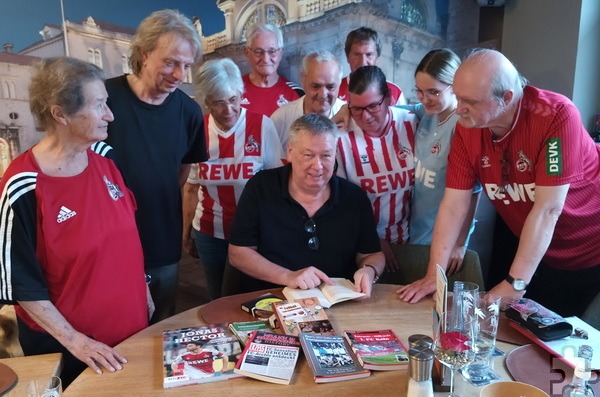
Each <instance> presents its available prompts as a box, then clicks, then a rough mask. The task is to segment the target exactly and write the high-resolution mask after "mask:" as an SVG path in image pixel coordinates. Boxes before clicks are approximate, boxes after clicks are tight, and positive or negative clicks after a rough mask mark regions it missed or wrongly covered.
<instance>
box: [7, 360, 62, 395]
mask: <svg viewBox="0 0 600 397" xmlns="http://www.w3.org/2000/svg"><path fill="white" fill-rule="evenodd" d="M61 358H62V354H61V353H52V354H40V355H38V356H28V357H13V358H2V359H0V363H2V364H5V365H7V366H9V367H10V368H11V369H12V370H13V371H15V373H16V374H17V384H16V385H15V386H13V387H12V388H11V389H10V390H8V391H7V392H6V395H7V396H9V395H25V394H22V392H24V390H25V387H26V386H27V384H28V383H29V382H31V381H32V380H44V379H46V380H47V379H50V377H52V376H56V375H58V376H60V368H61V366H60V360H61Z"/></svg>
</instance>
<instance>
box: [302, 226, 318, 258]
mask: <svg viewBox="0 0 600 397" xmlns="http://www.w3.org/2000/svg"><path fill="white" fill-rule="evenodd" d="M304 230H305V231H306V233H311V234H312V235H313V236H312V237H311V238H309V239H308V248H310V249H311V250H314V251H316V250H318V249H319V238H318V237H317V234H316V233H317V224H316V223H315V221H314V219H313V218H308V220H307V221H306V223H305V224H304Z"/></svg>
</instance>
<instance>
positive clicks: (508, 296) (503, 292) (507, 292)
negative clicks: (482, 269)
mask: <svg viewBox="0 0 600 397" xmlns="http://www.w3.org/2000/svg"><path fill="white" fill-rule="evenodd" d="M490 293H491V294H496V295H499V296H500V297H501V298H502V310H504V309H506V304H507V303H508V302H511V301H513V300H515V299H519V298H522V297H523V295H525V291H515V289H514V288H513V287H512V285H510V284H509V283H508V281H506V280H502V282H500V283H499V284H498V285H496V286H495V287H494V288H492V289H491V291H490Z"/></svg>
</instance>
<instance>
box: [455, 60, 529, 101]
mask: <svg viewBox="0 0 600 397" xmlns="http://www.w3.org/2000/svg"><path fill="white" fill-rule="evenodd" d="M465 61H470V62H483V63H487V64H491V65H495V64H497V65H498V66H497V67H496V70H495V73H494V75H493V76H490V77H491V78H492V84H491V92H490V96H491V98H492V99H494V100H495V101H498V102H499V103H500V104H504V93H505V92H506V91H508V90H511V91H512V92H513V94H514V95H513V101H518V100H520V99H521V97H522V96H523V88H524V87H525V86H526V85H527V79H526V78H525V77H523V76H521V74H520V73H519V71H518V70H517V68H516V67H515V65H513V64H512V62H510V61H509V60H508V58H506V56H504V54H502V53H501V52H499V51H495V50H490V49H488V48H475V49H473V50H471V51H470V52H469V53H468V54H467V56H466V57H465V59H464V61H463V62H465Z"/></svg>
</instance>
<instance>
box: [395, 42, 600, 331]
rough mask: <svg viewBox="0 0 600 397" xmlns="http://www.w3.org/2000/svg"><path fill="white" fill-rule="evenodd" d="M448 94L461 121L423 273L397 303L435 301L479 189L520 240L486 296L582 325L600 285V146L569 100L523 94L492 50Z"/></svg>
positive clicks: (469, 63)
mask: <svg viewBox="0 0 600 397" xmlns="http://www.w3.org/2000/svg"><path fill="white" fill-rule="evenodd" d="M453 89H454V93H455V94H456V98H457V99H458V107H457V109H456V114H458V115H459V116H460V119H459V125H458V126H457V130H456V134H455V135H454V139H453V141H452V146H451V148H450V154H449V158H448V174H447V179H446V191H445V194H444V198H443V200H442V202H441V204H440V210H439V213H438V216H437V218H436V221H435V228H434V232H433V242H432V247H431V259H430V262H429V269H428V272H427V275H426V276H425V277H424V278H423V279H421V280H418V281H416V282H414V283H412V284H410V285H408V286H406V287H404V288H402V289H401V290H400V297H401V298H402V299H403V300H405V301H410V302H416V301H418V300H420V299H421V298H423V297H424V296H426V295H428V294H431V293H433V291H434V289H435V264H436V263H439V264H445V263H448V255H449V248H450V247H451V246H452V244H451V242H452V241H455V240H456V236H457V235H458V229H459V227H460V226H461V221H463V220H464V217H465V214H466V213H467V207H468V203H469V201H470V196H471V189H472V187H473V185H474V183H475V182H476V181H480V182H481V184H482V186H483V189H484V193H485V194H486V195H487V196H488V198H489V199H490V201H491V202H492V204H493V205H494V207H495V208H496V210H497V212H498V214H499V215H500V216H501V217H502V219H503V220H504V221H505V222H506V224H507V225H508V227H509V228H510V229H511V231H512V233H513V234H514V236H518V241H517V243H516V245H518V247H515V252H516V253H515V252H513V254H514V258H513V259H512V263H506V270H505V272H504V277H505V279H502V280H501V281H500V282H499V283H497V284H496V285H495V286H493V288H492V289H491V292H493V293H496V294H498V295H500V296H502V301H503V302H502V303H503V304H506V303H507V302H509V301H511V300H513V299H517V298H521V297H523V296H525V297H528V298H531V299H534V300H536V301H537V302H539V303H541V304H542V305H544V306H546V307H547V308H549V309H551V310H553V311H555V312H557V313H559V314H561V315H562V316H573V315H575V316H582V315H584V318H586V317H585V316H586V315H588V314H591V313H590V311H589V310H590V309H588V311H587V312H586V308H587V307H588V306H589V305H590V302H592V300H593V299H594V297H596V296H597V294H598V290H599V289H598V286H599V285H600V259H599V258H600V245H599V244H598V241H597V240H598V236H599V235H600V195H599V194H598V192H599V191H600V178H599V175H598V173H599V169H600V147H599V146H598V145H596V144H595V142H594V141H593V140H592V138H591V136H590V135H589V134H588V132H587V131H586V130H585V128H584V126H583V124H582V121H581V116H580V114H579V111H578V110H577V108H576V107H575V106H574V105H573V103H572V102H571V101H570V100H569V99H567V98H565V97H564V96H562V95H560V94H556V93H553V92H550V91H546V90H542V89H539V88H536V87H533V86H531V85H528V84H527V83H526V81H525V80H524V79H523V78H522V77H521V76H520V74H519V72H518V71H517V69H516V68H515V67H514V65H513V64H512V63H511V62H510V61H509V60H508V59H507V58H506V57H505V56H504V55H502V54H501V53H499V52H497V51H494V50H485V49H484V50H478V51H475V52H473V53H472V54H471V55H470V56H468V57H467V58H466V59H465V60H464V61H463V62H462V64H461V65H460V67H459V68H458V70H457V72H456V75H455V78H454V84H453ZM453 239H454V240H453ZM515 239H516V237H515ZM489 287H492V286H489ZM590 306H591V305H590ZM592 310H593V309H592ZM596 310H597V309H596ZM596 313H597V312H596ZM596 315H597V314H596ZM596 326H598V325H597V324H596Z"/></svg>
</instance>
